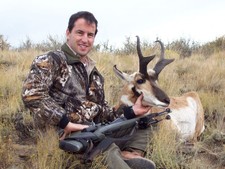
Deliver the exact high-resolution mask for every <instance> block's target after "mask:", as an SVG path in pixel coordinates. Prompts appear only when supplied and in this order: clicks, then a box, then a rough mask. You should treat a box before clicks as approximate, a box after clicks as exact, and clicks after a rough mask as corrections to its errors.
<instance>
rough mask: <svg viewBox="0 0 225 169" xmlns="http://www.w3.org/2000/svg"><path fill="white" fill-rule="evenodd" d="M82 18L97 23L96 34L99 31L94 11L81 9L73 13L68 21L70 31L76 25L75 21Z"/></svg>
mask: <svg viewBox="0 0 225 169" xmlns="http://www.w3.org/2000/svg"><path fill="white" fill-rule="evenodd" d="M80 18H84V19H85V20H86V21H87V22H89V23H91V24H92V23H95V25H96V31H95V35H96V34H97V32H98V21H97V19H96V18H95V17H94V15H93V14H92V13H90V12H88V11H80V12H77V13H75V14H73V15H71V17H70V20H69V23H68V29H69V31H70V32H71V31H72V29H73V27H74V23H75V22H76V21H77V20H78V19H80Z"/></svg>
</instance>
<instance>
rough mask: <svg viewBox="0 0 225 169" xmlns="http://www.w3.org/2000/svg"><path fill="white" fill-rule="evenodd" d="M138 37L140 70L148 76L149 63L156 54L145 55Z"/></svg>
mask: <svg viewBox="0 0 225 169" xmlns="http://www.w3.org/2000/svg"><path fill="white" fill-rule="evenodd" d="M136 37H137V53H138V57H139V72H140V73H142V74H143V75H145V76H148V72H147V65H148V63H149V62H150V61H151V60H152V59H153V58H154V57H155V55H152V56H147V57H143V55H142V52H141V47H140V38H139V36H136Z"/></svg>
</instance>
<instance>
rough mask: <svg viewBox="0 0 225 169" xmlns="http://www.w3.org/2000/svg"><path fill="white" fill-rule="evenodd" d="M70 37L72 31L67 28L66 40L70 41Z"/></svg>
mask: <svg viewBox="0 0 225 169" xmlns="http://www.w3.org/2000/svg"><path fill="white" fill-rule="evenodd" d="M69 35H70V31H69V29H68V28H67V29H66V39H67V40H68V38H69Z"/></svg>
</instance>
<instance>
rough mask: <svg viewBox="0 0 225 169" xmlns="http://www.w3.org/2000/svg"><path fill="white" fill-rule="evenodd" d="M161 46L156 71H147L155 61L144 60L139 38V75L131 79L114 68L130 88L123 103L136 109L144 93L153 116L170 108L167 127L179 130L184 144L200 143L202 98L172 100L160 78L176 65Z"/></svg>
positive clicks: (192, 94) (186, 96) (126, 88)
mask: <svg viewBox="0 0 225 169" xmlns="http://www.w3.org/2000/svg"><path fill="white" fill-rule="evenodd" d="M156 42H158V43H159V44H160V46H161V54H160V59H159V61H158V62H157V63H156V65H155V67H154V68H153V69H150V70H147V65H148V63H149V62H150V61H151V60H152V59H153V58H154V57H155V55H153V56H148V57H143V55H142V52H141V49H140V39H139V37H138V36H137V53H138V57H139V72H135V73H133V74H131V75H129V74H127V73H124V72H122V71H120V70H118V69H117V67H116V65H115V66H114V69H113V70H114V72H115V73H116V75H117V76H118V77H119V78H121V79H122V80H124V81H126V82H127V84H126V85H125V86H124V89H123V91H122V96H121V100H120V101H121V102H122V103H123V104H125V105H128V106H132V105H133V104H134V102H135V101H136V99H137V97H138V96H139V95H140V93H143V104H144V105H149V106H152V107H153V108H152V109H151V113H153V112H159V111H160V110H162V109H165V108H166V107H169V108H170V109H171V111H172V113H170V117H171V119H170V120H167V122H166V123H169V125H170V126H171V127H172V128H173V129H176V131H177V132H178V134H179V135H180V139H181V140H182V141H189V142H192V143H194V142H196V141H197V137H198V136H199V135H200V134H201V133H202V132H203V130H204V112H203V107H202V104H201V101H200V99H199V96H198V94H197V93H196V92H188V93H186V94H184V95H182V96H180V97H168V96H167V94H166V93H165V92H164V91H163V90H162V89H161V88H160V87H159V85H158V76H159V73H160V72H161V71H162V69H163V68H164V67H165V66H166V65H168V64H170V63H171V62H173V61H174V59H165V58H164V51H165V49H164V45H163V43H162V42H161V41H159V40H157V41H156Z"/></svg>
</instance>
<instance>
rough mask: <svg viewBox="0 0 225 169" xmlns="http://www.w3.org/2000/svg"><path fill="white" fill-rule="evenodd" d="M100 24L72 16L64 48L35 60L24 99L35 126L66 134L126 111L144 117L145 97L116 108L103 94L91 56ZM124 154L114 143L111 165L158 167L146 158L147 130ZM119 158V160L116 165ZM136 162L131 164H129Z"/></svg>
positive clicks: (109, 156) (90, 17) (84, 14)
mask: <svg viewBox="0 0 225 169" xmlns="http://www.w3.org/2000/svg"><path fill="white" fill-rule="evenodd" d="M97 26H98V22H97V20H96V19H95V17H94V16H93V14H92V13H90V12H87V11H81V12H78V13H75V14H73V15H72V16H71V17H70V19H69V23H68V28H67V30H66V37H67V42H66V43H65V44H64V45H62V47H61V50H60V51H52V52H49V53H48V54H44V55H41V56H38V57H37V58H35V59H34V61H33V63H32V65H31V70H30V73H29V75H28V77H27V79H26V80H25V82H24V85H23V92H22V99H23V101H24V104H25V106H26V107H27V108H29V109H30V111H31V113H32V115H33V118H34V122H35V126H36V127H37V128H38V129H39V130H46V129H47V128H48V127H49V126H55V127H59V128H61V129H64V135H63V136H62V137H61V138H60V139H63V138H64V137H65V136H66V135H67V134H69V133H71V132H74V131H80V130H82V129H84V128H87V127H88V126H89V125H91V124H92V122H95V123H99V122H104V121H113V120H115V119H116V118H117V117H119V116H120V115H121V113H119V112H122V113H124V116H125V117H127V118H133V117H136V116H139V115H143V114H145V113H146V112H148V110H149V109H150V107H144V106H142V104H141V101H142V97H143V96H142V95H141V96H140V97H139V98H138V99H137V101H136V103H135V104H134V106H133V107H132V109H131V108H130V107H124V108H121V111H119V112H115V111H114V110H113V109H112V108H111V107H109V105H108V104H107V102H106V101H105V96H104V79H103V77H102V76H101V74H100V73H99V72H98V70H97V68H96V67H95V62H94V61H93V60H92V59H91V58H90V57H89V56H88V53H89V52H90V51H91V49H92V47H93V43H94V40H95V36H96V34H97V32H98V29H97ZM137 133H139V134H138V135H137V137H135V136H134V140H132V139H131V140H129V142H128V144H126V145H127V146H126V147H124V149H123V151H122V152H121V151H120V149H119V148H118V147H117V146H116V145H115V144H113V145H111V146H110V147H109V150H107V151H106V153H105V154H106V156H107V160H106V161H107V165H108V166H109V168H135V165H137V167H140V164H144V165H145V166H144V167H148V168H155V166H154V163H153V162H151V161H150V160H147V159H145V158H142V156H143V154H144V151H145V149H146V145H147V138H148V137H149V136H148V130H140V132H139V131H138V132H137ZM115 161H119V163H118V162H116V163H117V164H115V163H114V162H115ZM115 165H118V166H115ZM131 165H132V167H131Z"/></svg>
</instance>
